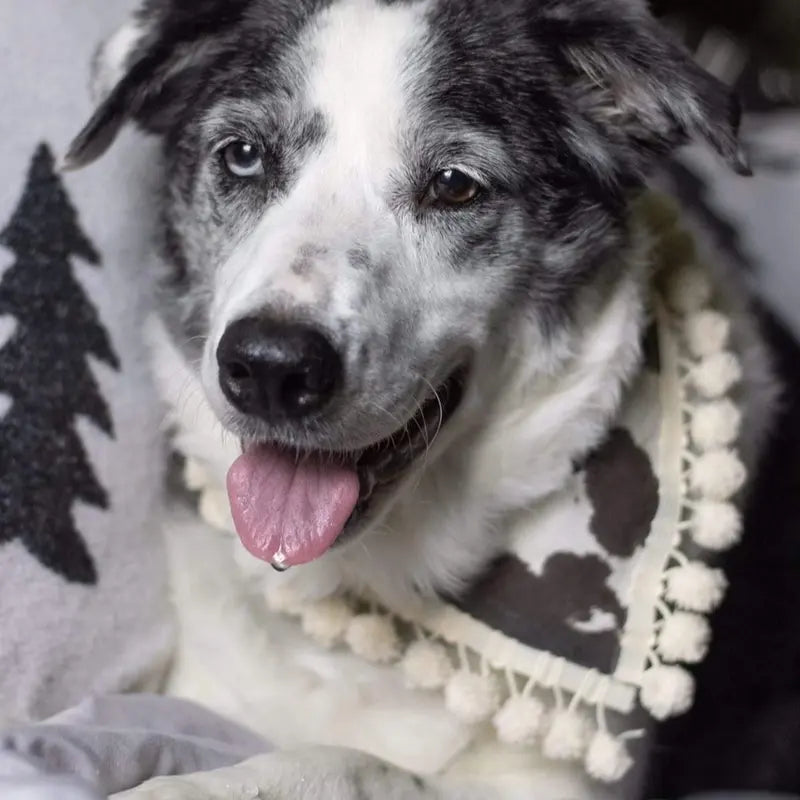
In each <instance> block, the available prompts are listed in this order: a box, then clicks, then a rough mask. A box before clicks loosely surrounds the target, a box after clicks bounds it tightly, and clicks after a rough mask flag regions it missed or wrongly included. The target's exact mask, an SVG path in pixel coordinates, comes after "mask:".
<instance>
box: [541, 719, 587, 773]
mask: <svg viewBox="0 0 800 800" xmlns="http://www.w3.org/2000/svg"><path fill="white" fill-rule="evenodd" d="M591 735H592V730H591V725H590V723H589V720H588V719H586V717H584V716H583V715H582V714H581V713H580V712H578V711H569V710H568V711H558V712H556V713H555V714H554V715H553V718H552V721H551V723H550V729H549V730H548V731H547V735H546V736H545V737H544V742H543V743H542V750H543V752H544V754H545V756H547V758H552V759H553V760H554V761H577V760H578V759H580V758H583V755H584V753H585V752H586V748H587V747H588V746H589V740H590V738H591Z"/></svg>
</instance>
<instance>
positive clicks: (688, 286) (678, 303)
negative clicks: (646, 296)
mask: <svg viewBox="0 0 800 800" xmlns="http://www.w3.org/2000/svg"><path fill="white" fill-rule="evenodd" d="M710 299H711V282H710V281H709V279H708V276H707V275H706V274H705V272H703V270H702V269H700V268H699V267H698V266H697V265H695V264H686V265H684V266H683V267H679V268H678V269H677V270H675V272H674V273H673V274H672V275H671V276H670V281H669V282H668V284H667V287H666V300H667V303H668V304H669V307H670V308H671V309H672V310H673V311H677V312H678V313H679V314H691V313H692V312H694V311H699V310H700V309H701V308H703V307H704V306H705V305H706V304H707V303H708V301H709V300H710Z"/></svg>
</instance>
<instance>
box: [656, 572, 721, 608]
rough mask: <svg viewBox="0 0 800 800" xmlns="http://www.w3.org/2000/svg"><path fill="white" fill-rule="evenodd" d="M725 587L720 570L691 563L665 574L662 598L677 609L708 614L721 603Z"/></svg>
mask: <svg viewBox="0 0 800 800" xmlns="http://www.w3.org/2000/svg"><path fill="white" fill-rule="evenodd" d="M727 587H728V582H727V581H726V580H725V575H724V574H723V573H722V571H721V570H718V569H711V568H710V567H707V566H706V565H705V564H701V563H699V562H697V561H692V562H689V563H688V564H685V565H684V566H682V567H675V568H674V569H671V570H669V571H668V572H667V577H666V590H665V592H664V597H665V598H666V599H667V600H668V601H669V602H670V603H674V604H675V605H676V606H678V607H679V608H683V609H685V610H687V611H697V612H699V613H701V614H708V613H709V612H711V611H713V610H714V609H715V608H716V607H717V606H718V605H719V604H720V603H721V602H722V598H723V597H724V596H725V590H726V589H727Z"/></svg>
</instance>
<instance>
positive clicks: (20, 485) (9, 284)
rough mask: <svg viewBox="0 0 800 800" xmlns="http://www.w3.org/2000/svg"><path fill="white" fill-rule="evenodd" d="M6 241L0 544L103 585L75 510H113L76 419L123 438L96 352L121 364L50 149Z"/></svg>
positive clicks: (1, 282) (34, 168) (90, 258)
mask: <svg viewBox="0 0 800 800" xmlns="http://www.w3.org/2000/svg"><path fill="white" fill-rule="evenodd" d="M0 245H3V246H4V247H6V248H8V249H9V250H10V251H11V253H12V254H13V255H14V256H15V259H14V261H13V263H12V264H11V266H9V267H8V268H7V269H6V270H5V272H4V273H3V274H2V276H0V317H2V316H10V317H11V318H12V319H13V326H12V334H11V337H10V338H9V339H8V341H7V342H6V343H5V345H2V346H1V349H0V394H5V395H6V396H7V397H8V398H9V399H10V401H11V404H10V407H9V408H8V410H7V411H6V413H5V415H4V416H3V417H2V418H0V545H3V544H5V543H7V542H10V541H14V540H18V541H19V542H21V543H22V544H23V545H24V546H25V548H26V549H27V550H28V551H29V552H30V553H31V554H32V555H33V556H34V557H35V558H37V559H38V560H39V561H40V562H41V563H42V564H43V565H44V566H46V567H48V568H49V569H51V570H53V572H55V573H57V574H58V575H61V576H63V577H64V578H65V579H66V580H68V581H70V582H73V583H83V584H93V583H96V582H97V571H96V569H95V564H94V561H93V559H92V556H91V554H90V553H89V551H88V549H87V547H86V544H85V542H84V540H83V538H82V537H81V535H80V533H79V532H78V530H77V528H76V526H75V520H74V516H73V508H74V505H75V502H76V501H83V502H84V503H88V504H90V505H93V506H96V507H99V508H106V507H107V506H108V497H107V495H106V491H105V489H104V488H103V486H102V485H101V484H100V482H99V481H98V479H97V478H96V477H95V475H94V473H93V472H92V468H91V466H90V464H89V460H88V457H87V455H86V450H85V449H84V446H83V443H82V441H81V439H80V436H79V435H78V432H77V430H76V428H75V422H76V418H77V417H78V416H85V417H87V418H88V419H89V420H91V421H92V422H93V423H94V424H95V425H97V426H98V427H99V428H100V429H102V430H103V431H104V432H105V433H106V434H107V435H109V436H111V435H113V428H112V422H111V416H110V414H109V411H108V407H107V406H106V403H105V401H104V400H103V397H102V395H101V394H100V392H99V390H98V387H97V384H96V382H95V379H94V377H93V376H92V373H91V371H90V367H89V363H88V360H87V355H92V356H94V357H95V358H97V359H100V360H101V361H103V362H105V363H106V364H109V365H111V366H112V367H114V368H118V363H117V358H116V356H115V355H114V352H113V350H112V348H111V344H110V342H109V339H108V335H107V333H106V331H105V329H104V328H103V326H102V325H101V324H100V322H99V320H98V316H97V312H96V310H95V308H94V306H93V305H92V304H91V302H90V301H89V299H88V298H87V297H86V295H85V294H84V291H83V289H82V288H81V285H80V284H79V283H78V281H77V280H76V279H75V276H74V275H73V271H72V265H71V263H70V259H71V258H72V257H75V256H78V257H80V258H82V259H83V260H84V261H87V262H89V263H91V264H94V265H98V264H99V263H100V259H99V257H98V255H97V253H96V251H95V249H94V247H92V245H91V243H90V242H89V240H88V239H87V237H86V235H85V234H84V233H83V232H82V231H81V229H80V227H79V224H78V218H77V214H76V212H75V209H74V208H73V206H72V204H71V202H70V200H69V198H68V196H67V193H66V191H65V189H64V186H63V184H62V182H61V180H60V178H59V176H58V175H57V173H56V171H55V168H54V162H53V156H52V154H51V153H50V150H49V149H48V147H47V146H46V145H41V146H40V147H39V148H38V150H37V151H36V154H35V155H34V157H33V161H32V163H31V166H30V170H29V172H28V178H27V183H26V185H25V189H24V191H23V193H22V197H21V199H20V201H19V205H18V206H17V209H16V211H15V212H14V213H13V215H12V216H11V220H10V221H9V223H8V225H7V226H6V228H5V229H4V230H3V231H2V232H0ZM5 405H7V404H5Z"/></svg>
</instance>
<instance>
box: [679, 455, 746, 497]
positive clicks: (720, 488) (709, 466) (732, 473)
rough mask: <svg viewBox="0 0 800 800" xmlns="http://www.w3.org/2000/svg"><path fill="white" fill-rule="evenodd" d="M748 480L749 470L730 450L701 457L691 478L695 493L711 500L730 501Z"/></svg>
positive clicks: (693, 467)
mask: <svg viewBox="0 0 800 800" xmlns="http://www.w3.org/2000/svg"><path fill="white" fill-rule="evenodd" d="M746 479H747V470H746V469H745V467H744V464H742V462H741V461H739V459H738V458H737V457H736V456H735V455H734V454H733V453H731V452H730V451H728V450H712V451H711V452H710V453H705V454H704V455H702V456H699V457H698V459H697V460H696V461H695V463H694V464H693V465H692V471H691V476H690V482H691V488H692V490H693V491H694V492H696V493H698V494H700V495H703V496H705V497H707V498H709V499H710V500H719V501H723V500H730V499H731V497H733V496H734V495H735V494H736V493H737V492H738V491H739V490H740V489H741V488H742V486H744V482H745V480H746Z"/></svg>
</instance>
